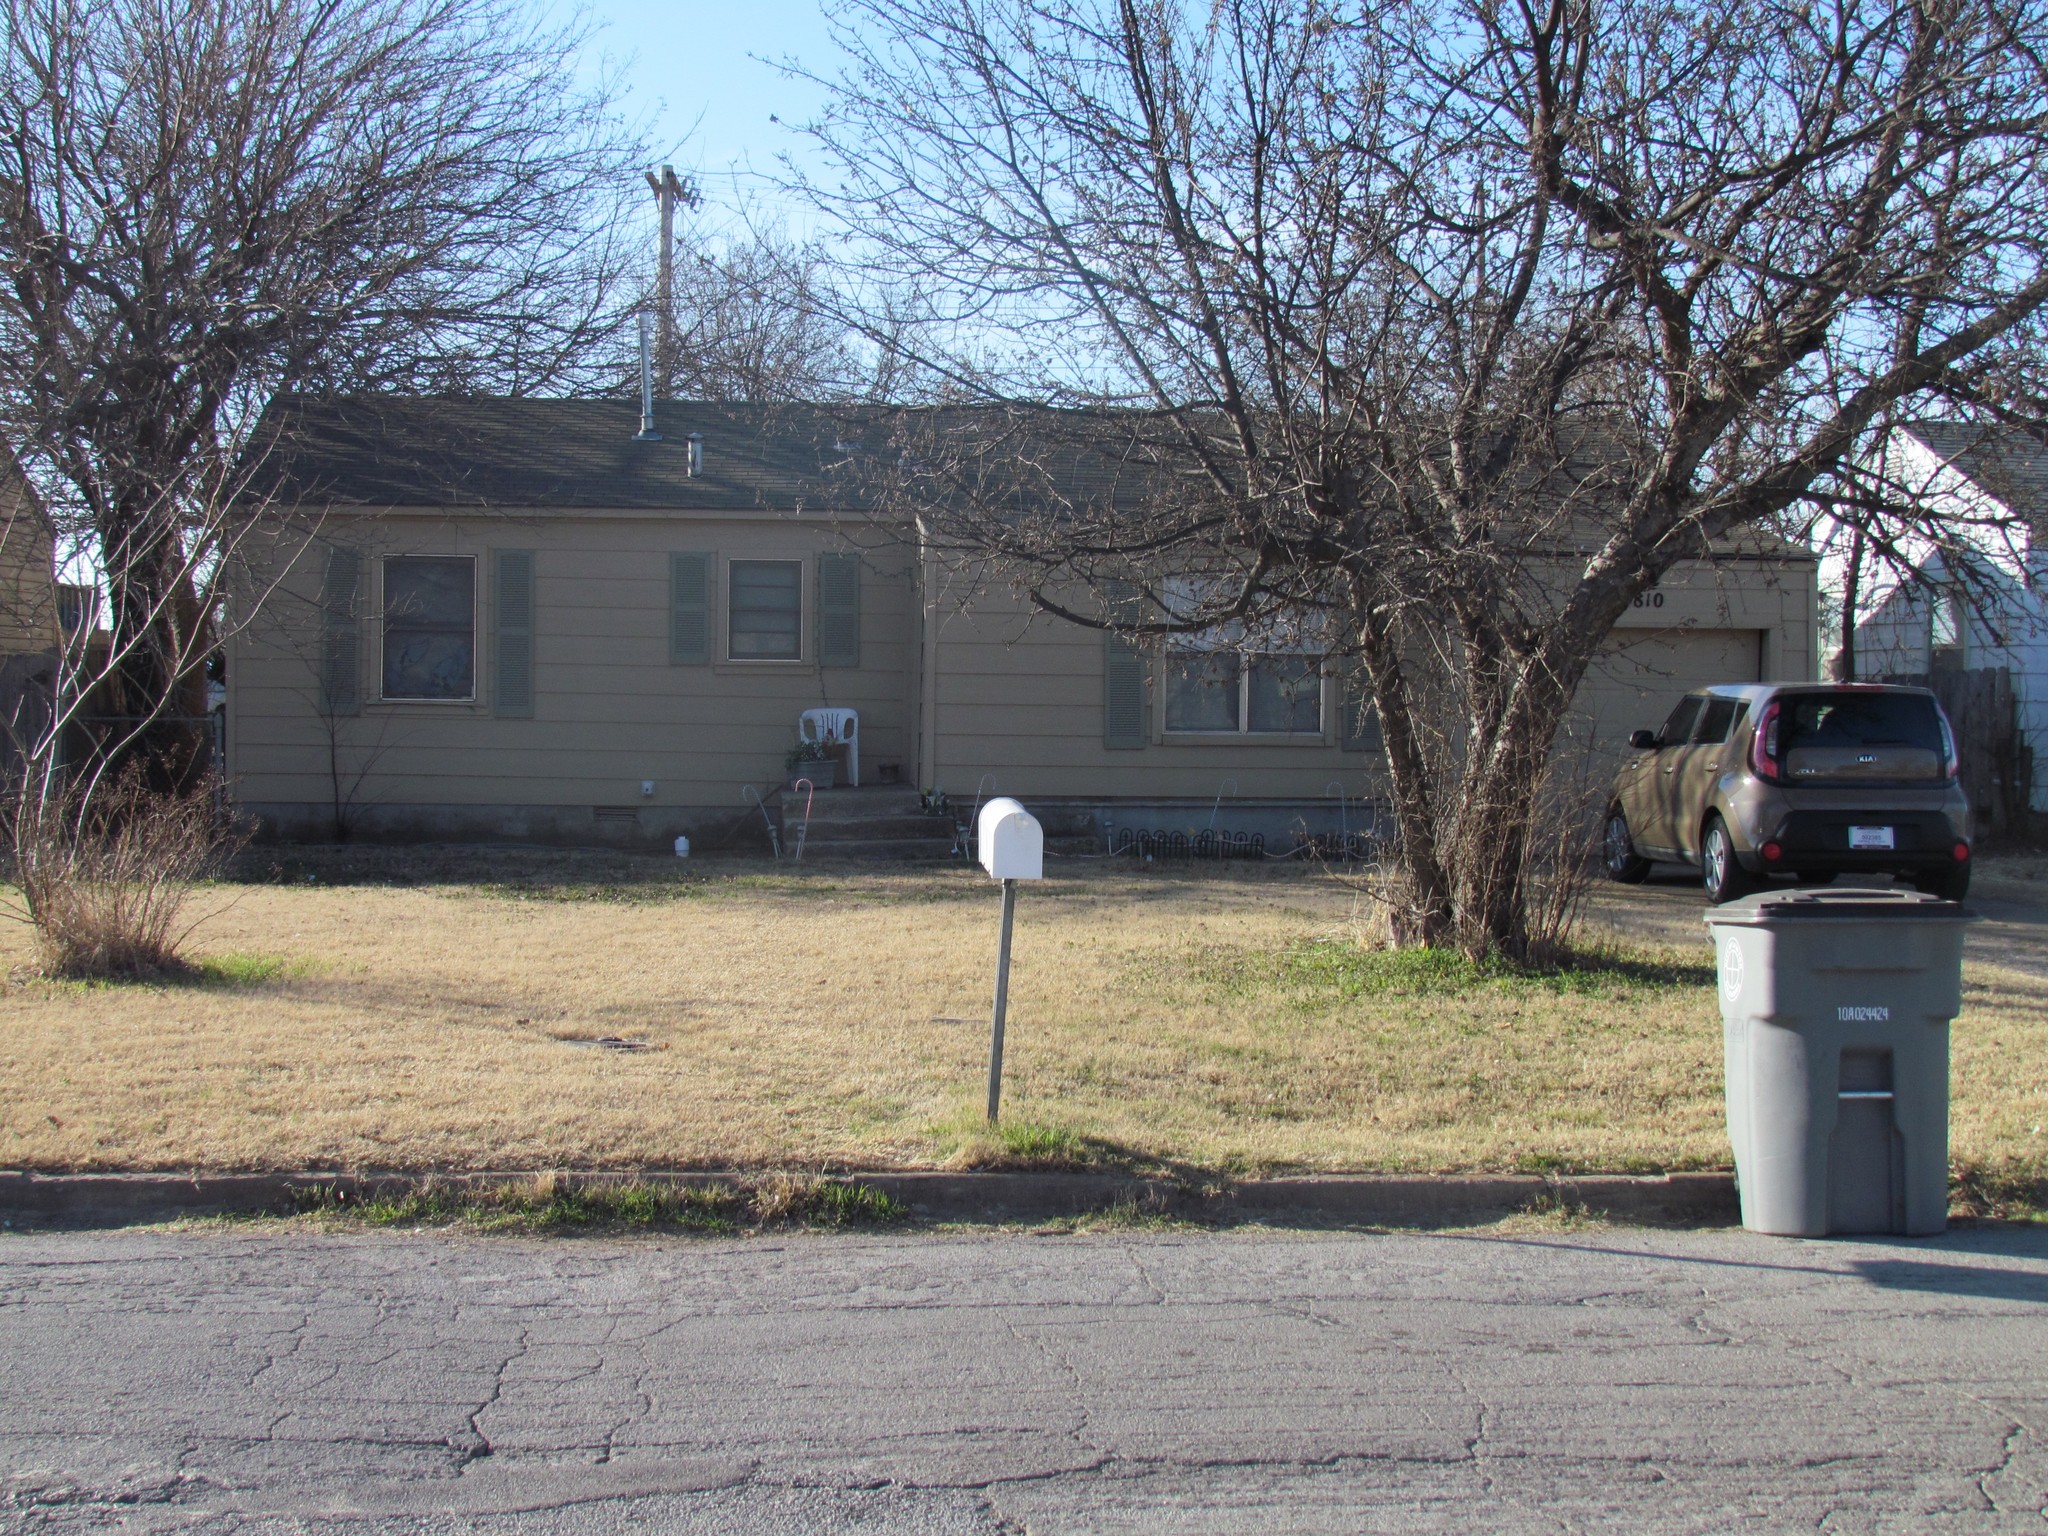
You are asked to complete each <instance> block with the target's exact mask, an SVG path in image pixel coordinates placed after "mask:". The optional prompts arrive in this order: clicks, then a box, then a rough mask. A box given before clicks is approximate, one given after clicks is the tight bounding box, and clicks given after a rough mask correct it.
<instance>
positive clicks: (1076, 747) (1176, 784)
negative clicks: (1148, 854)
mask: <svg viewBox="0 0 2048 1536" xmlns="http://www.w3.org/2000/svg"><path fill="white" fill-rule="evenodd" d="M961 580H962V578H961V577H960V576H958V575H957V574H956V575H954V576H952V578H951V584H949V576H948V573H947V572H946V571H944V570H942V569H938V568H936V567H934V568H931V569H928V571H927V574H926V581H927V586H928V592H929V599H930V607H929V616H928V618H927V623H928V625H929V626H930V628H931V630H932V632H933V633H934V634H935V635H936V637H937V645H936V647H935V650H934V656H933V658H932V662H931V665H930V671H929V673H928V675H927V680H926V687H927V689H928V692H929V703H928V706H927V708H926V710H925V715H924V731H925V738H926V741H927V744H928V745H927V749H926V750H927V756H928V758H929V761H928V762H927V763H926V764H925V766H924V769H923V777H924V782H925V783H926V784H936V785H939V786H942V787H943V788H945V789H946V790H947V791H948V792H949V793H951V794H953V795H955V796H965V795H970V794H972V793H973V792H974V791H975V790H976V788H977V787H978V786H979V785H980V784H981V781H982V780H983V778H984V777H986V778H987V779H988V780H989V781H990V788H991V790H992V792H994V793H999V794H1007V795H1021V796H1033V795H1039V796H1081V797H1091V798H1092V797H1095V796H1128V797H1136V798H1153V797H1171V798H1188V799H1196V798H1208V797H1211V796H1214V795H1215V794H1216V793H1217V792H1218V791H1219V789H1220V788H1221V787H1222V785H1223V781H1224V780H1226V779H1235V780H1236V781H1237V784H1236V788H1235V789H1234V790H1233V791H1232V794H1233V796H1236V797H1243V798H1265V797H1279V798H1290V799H1298V798H1310V797H1320V796H1321V795H1322V794H1323V791H1324V788H1325V786H1327V785H1328V784H1330V783H1331V782H1332V781H1333V780H1342V781H1343V782H1344V785H1345V788H1346V791H1347V792H1348V793H1350V794H1353V795H1356V794H1358V793H1359V792H1360V791H1361V789H1362V787H1363V785H1364V784H1365V775H1366V773H1367V771H1368V766H1369V760H1368V758H1367V756H1366V754H1364V753H1359V752H1345V751H1342V750H1341V749H1340V748H1339V747H1338V745H1337V737H1336V732H1335V723H1336V713H1337V711H1336V707H1335V699H1334V694H1335V687H1334V683H1333V682H1329V681H1326V682H1325V685H1324V708H1323V718H1324V726H1325V731H1324V735H1323V737H1322V738H1321V739H1320V740H1318V739H1314V738H1308V739H1303V738H1287V739H1276V738H1272V737H1259V736H1249V735H1248V736H1245V737H1243V738H1241V739H1236V740H1221V739H1218V738H1216V737H1211V736H1202V737H1179V736H1173V735H1169V734H1167V732H1166V731H1165V730H1164V717H1163V714H1162V704H1163V700H1162V698H1161V693H1160V689H1159V687H1158V670H1157V666H1156V664H1155V666H1154V667H1153V669H1152V678H1151V684H1150V686H1149V687H1148V688H1147V713H1148V716H1149V718H1150V721H1151V731H1150V741H1149V742H1148V744H1147V745H1145V746H1144V747H1141V748H1123V749H1115V748H1109V747H1105V746H1104V745H1103V701H1102V691H1103V690H1102V662H1103V637H1102V635H1101V634H1100V633H1099V632H1097V631H1095V630H1090V629H1084V628H1081V627H1080V626H1078V625H1074V624H1069V623H1066V622H1065V621H1063V620H1059V619H1053V618H1048V617H1046V616H1045V615H1042V614H1037V615H1034V614H1033V613H1031V612H1030V610H1029V609H1028V607H1027V606H1026V604H1025V603H1024V602H1023V601H1022V600H1020V599H1018V598H1015V597H1013V596H1011V595H1010V594H1008V593H1006V592H1001V591H995V592H981V593H977V594H973V595H972V596H971V598H967V597H966V594H965V592H964V588H963V587H961V586H960V585H958V583H959V582H960V581H961ZM963 599H965V600H966V602H967V606H966V608H965V611H963V609H962V602H963Z"/></svg>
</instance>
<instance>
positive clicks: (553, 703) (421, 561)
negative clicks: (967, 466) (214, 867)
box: [227, 399, 1816, 847]
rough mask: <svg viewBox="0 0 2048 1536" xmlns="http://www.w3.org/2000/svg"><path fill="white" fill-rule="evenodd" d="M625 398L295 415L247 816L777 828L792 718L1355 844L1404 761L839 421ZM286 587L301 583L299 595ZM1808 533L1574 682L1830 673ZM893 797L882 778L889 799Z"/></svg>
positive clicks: (411, 826)
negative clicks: (1064, 595)
mask: <svg viewBox="0 0 2048 1536" xmlns="http://www.w3.org/2000/svg"><path fill="white" fill-rule="evenodd" d="M639 414H640V413H639V411H638V409H637V408H636V407H635V405H634V404H633V403H631V402H628V401H611V400H531V399H527V400H507V399H488V400H466V401H444V400H427V399H379V400H367V399H365V400H352V401H351V400H345V401H340V402H335V403H327V404H319V403H305V404H301V405H295V406H294V407H292V409H291V412H290V416H289V423H290V425H289V438H288V441H286V442H284V443H282V444H281V446H280V448H279V449H278V450H277V459H278V464H279V466H280V468H279V470H278V480H277V483H276V485H275V486H274V487H273V490H274V493H275V494H276V495H277V496H278V497H279V498H280V500H281V502H282V503H283V504H285V505H287V506H288V507H296V508H298V509H299V511H298V513H297V515H296V516H280V518H279V520H278V526H279V527H280V529H281V530H284V531H281V532H280V534H279V536H278V539H277V542H276V545H275V548H276V555H275V559H274V561H273V562H272V566H271V568H269V569H267V570H264V571H262V572H259V573H258V575H257V577H256V578H255V581H254V586H255V587H256V588H257V589H263V590H266V591H267V595H266V596H265V597H264V599H263V602H262V606H261V608H260V611H258V612H257V614H256V616H255V618H254V619H253V620H252V621H251V622H249V623H248V624H246V625H243V626H240V627H239V628H236V629H235V631H234V633H233V637H232V639H231V642H230V649H229V654H228V659H227V677H228V706H227V713H228V719H227V762H228V770H229V773H230V775H231V779H232V783H233V787H234V793H235V795H236V797H237V800H238V803H239V804H240V805H241V806H242V807H243V808H245V809H246V810H247V811H249V812H251V813H253V814H254V815H255V816H256V817H258V818H260V821H261V823H262V825H263V827H264V829H265V831H266V832H267V833H268V834H269V835H271V836H275V837H280V838H288V839H289V838H308V839H322V838H327V837H332V836H335V835H337V834H346V835H354V836H359V837H366V838H380V839H406V840H413V839H417V840H436V839H472V838H476V839H508V840H519V841H534V842H566V843H592V842H595V843H618V844H622V845H637V846H645V847H661V846H665V845H666V844H667V842H668V841H669V840H670V839H671V838H673V837H675V836H677V835H687V836H690V837H692V838H693V839H698V838H703V839H707V840H712V841H716V840H718V839H720V838H722V837H726V836H729V835H738V834H741V833H743V830H744V826H745V823H746V819H747V818H749V817H752V819H753V822H754V823H755V824H756V825H757V826H758V824H759V822H760V820H761V818H760V817H759V816H758V814H756V813H755V812H754V811H753V809H752V806H753V798H754V797H756V796H766V797H771V798H772V796H773V794H774V791H775V789H776V787H777V786H779V785H781V784H782V783H783V781H784V778H785V756H786V754H787V753H788V752H789V751H790V750H791V748H792V747H793V745H794V744H795V742H796V739H797V729H798V717H799V715H800V714H801V713H802V712H803V711H805V710H807V709H813V708H831V709H851V710H854V711H856V712H857V715H858V722H859V724H858V758H859V775H860V783H861V785H862V788H863V793H868V792H870V791H873V792H875V793H878V794H879V793H880V792H881V791H880V790H877V789H876V786H883V787H887V786H894V789H895V794H896V797H897V799H898V801H899V802H901V801H902V799H903V798H904V797H909V801H910V805H911V809H913V810H914V809H915V794H916V791H918V790H931V789H943V790H944V791H945V792H946V793H947V794H948V795H949V797H950V798H951V800H952V802H953V803H954V804H955V805H956V806H960V807H965V806H966V805H967V804H968V803H970V802H971V801H972V800H973V799H974V798H977V797H980V796H985V795H990V794H998V793H1000V794H1007V795H1015V796H1017V797H1019V798H1021V799H1023V800H1025V801H1026V802H1027V803H1028V804H1030V805H1031V806H1032V807H1033V809H1034V810H1036V811H1038V812H1039V814H1040V815H1041V816H1042V817H1045V818H1047V819H1048V826H1049V828H1050V829H1052V830H1054V831H1055V832H1056V833H1060V834H1064V835H1068V836H1089V837H1098V838H1099V837H1102V836H1105V835H1107V834H1108V830H1109V828H1110V826H1111V825H1114V826H1115V827H1118V828H1122V829H1125V830H1126V831H1129V830H1132V829H1151V830H1159V831H1172V830H1192V829H1200V828H1202V827H1204V826H1209V827H1213V828H1216V829H1218V830H1232V831H1239V832H1246V833H1250V832H1254V831H1256V832H1259V833H1261V834H1263V835H1264V836H1265V837H1266V838H1267V839H1268V842H1269V844H1270V843H1271V842H1272V841H1273V840H1275V839H1278V838H1282V837H1283V836H1285V835H1286V833H1287V830H1288V829H1289V828H1290V827H1297V826H1300V825H1302V824H1307V825H1308V826H1309V827H1310V829H1311V830H1314V831H1318V832H1325V831H1336V830H1338V829H1339V827H1340V824H1342V825H1345V826H1348V828H1349V829H1351V830H1356V829H1358V827H1359V826H1360V824H1361V817H1362V816H1365V815H1368V814H1369V811H1368V810H1367V809H1366V807H1367V806H1368V805H1369V804H1370V802H1372V801H1373V800H1374V799H1375V796H1376V793H1377V789H1378V786H1379V785H1380V784H1381V782H1382V773H1383V767H1382V762H1381V759H1380V755H1379V751H1378V745H1379V744H1378V740H1377V736H1376V734H1375V732H1374V731H1373V729H1372V728H1371V723H1370V716H1369V715H1367V716H1365V717H1364V723H1363V724H1362V725H1361V723H1360V716H1359V713H1358V712H1357V711H1356V710H1347V709H1346V708H1345V707H1344V698H1343V689H1342V688H1341V686H1340V678H1339V675H1338V671H1337V669H1336V668H1335V667H1332V666H1326V665H1324V664H1323V663H1322V661H1321V660H1320V658H1316V657H1312V656H1301V655H1292V654H1287V653H1285V652H1279V653H1275V652H1261V653H1257V654H1251V655H1246V654H1242V653H1240V652H1238V651H1235V650H1230V649H1229V648H1224V647H1214V646H1212V647H1209V648H1207V649H1203V648H1201V647H1199V646H1196V647H1193V648H1183V647H1140V646H1135V645H1132V644H1130V643H1128V642H1127V641H1125V640H1123V639H1121V638H1119V637H1117V636H1115V635H1109V634H1105V633H1103V632H1101V631H1098V630H1094V629H1089V628H1085V627H1082V626H1079V625H1076V624H1073V623H1069V622H1065V621H1061V620H1057V619H1054V618H1051V617H1048V616H1046V615H1044V614H1042V613H1036V612H1034V611H1032V610H1031V609H1030V607H1029V606H1028V604H1026V603H1025V602H1024V601H1022V600H1021V599H1019V598H1018V597H1016V596H1015V595H1013V594H1012V593H1011V592H1010V591H1009V590H1008V588H1007V587H1006V586H1005V585H1004V584H1003V583H1002V582H1001V581H1000V580H999V579H998V580H995V581H988V580H984V579H983V578H982V573H981V572H980V571H978V570H977V569H975V568H974V567H973V566H972V565H971V564H970V563H967V562H963V561H960V560H958V559H956V558H948V557H942V556H940V555H939V554H937V553H936V552H934V551H933V550H932V549H930V548H928V547H925V546H922V545H921V544H920V542H919V534H918V530H917V528H916V526H915V524H914V522H913V521H912V520H910V519H902V520H900V521H892V520H891V518H890V517H889V516H888V515H887V514H886V513H879V514H878V513H877V512H876V511H875V510H874V509H872V508H866V507H862V506H859V505H857V504H855V501H856V498H854V497H853V496H852V495H850V494H849V493H847V492H845V491H844V490H838V489H835V484H837V483H838V482H836V481H835V476H834V472H833V468H832V466H833V464H834V462H835V461H840V460H843V459H844V458H845V456H846V454H845V449H846V446H847V445H846V444H844V443H842V442H840V441H839V439H838V436H837V432H838V431H839V429H838V428H837V427H835V425H834V422H833V418H832V416H831V415H830V414H829V413H827V412H824V411H819V410H810V409H804V408H794V407H776V406H736V405H704V404H691V403H687V402H676V401H663V402H660V403H659V404H658V405H657V407H656V409H655V420H654V427H655V430H656V431H658V433H659V437H658V439H654V440H650V439H647V438H643V437H642V436H641V435H640V434H639V431H638V428H639V426H640V421H639ZM273 583H274V585H273ZM1814 592H1815V583H1814V569H1813V562H1812V560H1811V559H1810V558H1809V557H1807V556H1805V555H1804V554H1803V552H1800V551H1778V552H1773V553H1771V554H1769V555H1764V554H1751V555H1741V554H1736V553H1732V552H1731V553H1730V555H1729V556H1728V557H1727V558H1725V559H1717V560H1715V561H1713V562H1711V563H1704V562H1703V563H1701V564H1698V565H1695V566H1689V567H1686V568H1683V569H1681V570H1678V571H1675V572H1673V573H1672V574H1671V575H1670V576H1669V577H1668V578H1667V579H1666V580H1665V581H1664V582H1663V583H1662V585H1661V586H1660V587H1659V588H1658V589H1657V590H1656V591H1655V592H1653V593H1650V594H1648V595H1647V596H1646V597H1645V599H1644V600H1643V601H1642V602H1641V603H1639V605H1638V606H1637V607H1636V608H1635V609H1634V610H1632V611H1631V612H1630V614H1629V615H1628V616H1627V618H1626V619H1625V621H1624V625H1623V627H1622V629H1621V630H1620V631H1619V632H1618V634H1617V635H1616V637H1615V639H1614V640H1613V642H1611V644H1610V645H1609V647H1608V649H1607V651H1606V653H1605V654H1604V655H1603V657H1602V659H1601V662H1600V664H1599V666H1598V667H1597V668H1596V669H1595V673H1594V675H1593V676H1592V677H1591V678H1590V679H1589V681H1588V683H1587V685H1586V689H1585V692H1584V695H1583V703H1584V714H1585V719H1586V722H1587V724H1588V726H1589V728H1590V730H1591V733H1592V737H1593V739H1594V741H1595V742H1596V743H1597V745H1598V746H1599V748H1600V749H1601V750H1603V751H1617V750H1618V749H1619V744H1620V743H1621V742H1623V741H1625V739H1626V737H1627V734H1628V732H1629V731H1630V730H1631V729H1633V728H1635V727H1637V726H1643V725H1654V724H1656V723H1657V722H1658V721H1659V720H1661V719H1662V718H1663V716H1664V714H1665V713H1666V712H1667V710H1668V708H1669V706H1670V703H1671V701H1672V700H1673V699H1675V698H1676V696H1677V695H1678V694H1679V693H1681V692H1683V691H1685V690H1687V689H1690V688H1693V687H1697V686H1701V685H1704V684H1707V683H1714V682H1735V681H1755V680H1760V679H1803V678H1809V677H1811V676H1812V675H1813V669H1814V664H1815V637H1816V628H1815V606H1814ZM877 803H879V802H877Z"/></svg>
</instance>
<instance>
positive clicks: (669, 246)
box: [646, 165, 697, 399]
mask: <svg viewBox="0 0 2048 1536" xmlns="http://www.w3.org/2000/svg"><path fill="white" fill-rule="evenodd" d="M646 174H647V185H648V186H650V187H652V188H653V189H654V196H655V200H656V201H657V202H659V203H660V204H661V249H660V252H659V253H658V255H657V256H656V258H655V268H654V302H655V306H656V310H655V312H656V315H657V317H658V318H657V321H656V329H655V333H654V379H655V383H656V384H657V385H659V387H660V394H661V396H662V398H663V399H666V398H668V396H669V394H670V393H671V392H672V391H673V388H674V383H675V367H676V312H675V243H676V204H677V203H678V202H685V203H694V202H695V201H696V200H697V195H696V192H695V190H694V189H693V188H688V187H685V186H684V185H683V183H682V182H681V181H679V180H677V179H676V168H675V167H674V166H672V165H664V166H663V167H662V168H661V174H660V175H659V176H657V175H655V174H654V172H652V171H649V172H647V173H646Z"/></svg>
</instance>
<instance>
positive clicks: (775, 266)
mask: <svg viewBox="0 0 2048 1536" xmlns="http://www.w3.org/2000/svg"><path fill="white" fill-rule="evenodd" d="M685 245H686V249H685V250H684V251H682V252H680V253H679V254H678V256H677V258H676V262H675V270H674V276H673V279H672V297H671V303H672V305H673V314H674V321H673V334H674V337H675V342H674V358H673V363H672V365H671V366H670V368H669V369H668V371H667V373H666V375H665V377H666V379H667V381H668V388H669V390H670V391H671V392H673V393H675V394H678V395H681V396H683V397H685V398H693V399H699V400H757V401H790V400H829V399H837V398H844V397H845V396H847V395H848V394H849V393H852V392H854V391H856V390H857V389H859V388H860V387H861V383H862V379H861V370H860V366H859V364H860V359H859V357H858V356H857V354H856V351H855V347H854V345H853V343H854V342H855V340H856V335H855V333H854V332H853V331H852V330H851V329H850V328H849V327H848V326H847V325H846V324H845V323H844V322H843V321H842V320H841V319H840V318H839V314H838V312H839V310H840V308H841V304H840V301H839V299H838V298H837V296H836V295H834V294H833V293H831V291H830V283H831V275H832V274H831V272H830V270H829V268H828V267H827V266H826V264H825V263H824V262H823V260H822V259H821V258H820V256H819V254H818V252H817V251H816V250H814V249H812V248H810V247H807V246H804V245H802V244H799V243H796V242H792V241H789V240H785V239H782V238H780V237H777V236H774V235H761V236H753V235H742V236H739V237H737V238H726V239H715V238H705V237H704V236H703V235H702V234H700V235H699V236H698V237H697V238H696V239H694V240H688V239H686V241H685ZM638 368H639V365H638V363H637V361H636V362H635V363H634V364H633V365H632V367H631V368H629V369H628V370H627V371H628V373H629V374H630V375H631V381H630V383H629V384H628V386H627V388H628V389H629V390H631V391H637V390H638V388H639V373H638Z"/></svg>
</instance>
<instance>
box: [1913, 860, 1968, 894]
mask: <svg viewBox="0 0 2048 1536" xmlns="http://www.w3.org/2000/svg"><path fill="white" fill-rule="evenodd" d="M1908 878H1910V879H1911V880H1912V882H1913V889H1914V890H1916V891H1925V892H1926V893H1927V894H1928V895H1930V896H1939V897H1940V898H1941V899H1942V900H1943V901H1961V900H1962V899H1963V898H1964V897H1965V896H1967V895H1969V894H1970V866H1969V865H1967V864H1958V865H1957V866H1956V867H1955V868H1954V869H1930V870H1923V871H1921V872H1920V873H1919V874H1916V875H1912V876H1909V877H1908Z"/></svg>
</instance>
